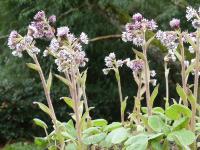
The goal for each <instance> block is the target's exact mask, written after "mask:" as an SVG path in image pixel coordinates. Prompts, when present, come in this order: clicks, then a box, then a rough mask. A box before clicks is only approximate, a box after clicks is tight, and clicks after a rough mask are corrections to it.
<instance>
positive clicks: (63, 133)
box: [61, 132, 76, 141]
mask: <svg viewBox="0 0 200 150" xmlns="http://www.w3.org/2000/svg"><path fill="white" fill-rule="evenodd" d="M61 134H62V136H63V137H65V138H66V139H70V140H72V141H75V140H76V138H74V137H73V136H72V135H70V133H68V132H61Z"/></svg>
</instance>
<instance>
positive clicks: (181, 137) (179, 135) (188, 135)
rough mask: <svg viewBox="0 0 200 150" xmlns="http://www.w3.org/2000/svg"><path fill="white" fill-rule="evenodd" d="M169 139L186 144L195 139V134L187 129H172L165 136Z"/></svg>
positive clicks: (179, 143)
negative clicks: (172, 130)
mask: <svg viewBox="0 0 200 150" xmlns="http://www.w3.org/2000/svg"><path fill="white" fill-rule="evenodd" d="M167 139H168V140H169V141H175V142H176V143H177V144H178V145H180V146H183V147H185V146H188V145H190V144H192V143H193V142H194V141H195V134H194V133H193V132H191V131H189V130H186V129H182V130H179V131H174V132H172V133H170V134H169V135H168V136H167Z"/></svg>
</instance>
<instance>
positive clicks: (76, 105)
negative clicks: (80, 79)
mask: <svg viewBox="0 0 200 150" xmlns="http://www.w3.org/2000/svg"><path fill="white" fill-rule="evenodd" d="M75 79H76V75H75V72H74V68H72V67H71V80H72V86H73V87H72V93H71V96H72V99H73V100H74V113H75V116H76V130H77V138H78V143H79V147H81V145H82V143H81V125H80V114H79V102H80V100H79V99H78V93H77V87H76V80H75Z"/></svg>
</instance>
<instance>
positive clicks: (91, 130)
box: [83, 127, 101, 135]
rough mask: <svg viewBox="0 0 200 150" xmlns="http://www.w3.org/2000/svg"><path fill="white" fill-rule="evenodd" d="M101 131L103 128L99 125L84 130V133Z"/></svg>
mask: <svg viewBox="0 0 200 150" xmlns="http://www.w3.org/2000/svg"><path fill="white" fill-rule="evenodd" d="M100 132H101V130H100V129H99V127H90V128H87V129H85V130H84V131H83V135H91V134H97V133H100Z"/></svg>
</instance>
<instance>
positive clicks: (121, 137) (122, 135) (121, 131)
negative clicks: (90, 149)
mask: <svg viewBox="0 0 200 150" xmlns="http://www.w3.org/2000/svg"><path fill="white" fill-rule="evenodd" d="M127 137H128V130H127V129H126V128H124V127H120V128H117V129H115V130H113V131H111V132H110V133H109V134H108V135H107V137H106V141H107V142H111V143H112V144H119V143H121V142H123V141H125V140H126V139H127Z"/></svg>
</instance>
